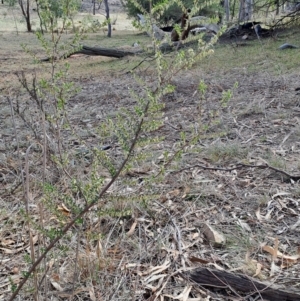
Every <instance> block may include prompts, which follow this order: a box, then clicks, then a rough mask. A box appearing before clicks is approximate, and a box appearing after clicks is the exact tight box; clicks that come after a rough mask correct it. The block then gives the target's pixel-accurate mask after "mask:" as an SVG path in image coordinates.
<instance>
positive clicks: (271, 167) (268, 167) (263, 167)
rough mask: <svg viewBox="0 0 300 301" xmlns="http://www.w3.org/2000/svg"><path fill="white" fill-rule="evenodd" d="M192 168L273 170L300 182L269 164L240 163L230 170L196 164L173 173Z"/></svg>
mask: <svg viewBox="0 0 300 301" xmlns="http://www.w3.org/2000/svg"><path fill="white" fill-rule="evenodd" d="M192 168H200V169H203V170H221V171H229V172H230V171H233V170H237V169H243V168H258V169H270V170H273V171H275V172H278V173H280V174H282V175H284V176H285V177H287V178H288V179H291V180H293V181H299V180H300V175H291V174H289V173H287V172H286V171H284V170H282V169H279V168H276V167H273V166H271V165H269V164H267V163H264V164H261V165H251V164H243V163H239V164H237V165H235V166H234V167H230V168H223V167H214V166H204V165H200V164H195V165H193V166H188V167H185V168H182V169H180V170H176V171H173V172H172V173H179V172H182V171H185V170H189V169H192Z"/></svg>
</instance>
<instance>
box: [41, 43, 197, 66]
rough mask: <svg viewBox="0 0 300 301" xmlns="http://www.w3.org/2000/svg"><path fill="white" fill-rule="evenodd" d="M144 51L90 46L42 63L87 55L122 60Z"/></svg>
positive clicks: (171, 46)
mask: <svg viewBox="0 0 300 301" xmlns="http://www.w3.org/2000/svg"><path fill="white" fill-rule="evenodd" d="M193 43H195V42H188V43H185V44H184V43H182V42H174V43H172V44H169V43H162V44H161V46H160V47H159V49H160V50H161V51H163V52H168V51H174V50H178V49H180V48H182V47H187V46H190V45H191V44H193ZM143 52H144V51H143V50H139V49H134V50H132V51H128V50H122V49H114V48H103V47H89V46H84V45H83V46H82V48H81V49H80V50H76V51H74V52H70V53H68V54H64V55H62V56H61V57H60V58H57V57H54V58H50V57H48V58H43V59H41V62H50V61H51V60H57V59H66V58H68V57H70V56H72V55H74V54H85V55H100V56H107V57H114V58H122V57H125V56H130V55H136V54H141V53H143Z"/></svg>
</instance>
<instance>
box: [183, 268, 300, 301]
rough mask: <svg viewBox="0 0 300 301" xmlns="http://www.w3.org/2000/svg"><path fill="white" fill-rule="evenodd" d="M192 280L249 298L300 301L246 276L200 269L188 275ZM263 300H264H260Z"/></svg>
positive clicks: (298, 295)
mask: <svg viewBox="0 0 300 301" xmlns="http://www.w3.org/2000/svg"><path fill="white" fill-rule="evenodd" d="M185 276H187V277H188V278H189V279H190V280H193V281H194V282H196V283H197V284H199V285H201V286H205V287H214V288H218V289H226V291H228V290H230V291H231V293H233V294H236V295H238V296H240V295H241V294H243V295H247V297H250V296H254V295H259V296H260V297H261V298H263V300H270V301H271V300H272V301H299V300H300V294H297V293H296V292H292V291H289V292H288V291H285V290H281V289H278V287H276V286H275V285H273V284H264V283H262V282H259V281H256V280H255V279H254V278H251V277H249V276H246V275H241V274H232V273H229V272H226V271H219V270H212V269H207V268H200V269H197V270H195V271H193V272H190V273H189V274H187V275H184V278H186V277H185ZM258 300H262V299H258Z"/></svg>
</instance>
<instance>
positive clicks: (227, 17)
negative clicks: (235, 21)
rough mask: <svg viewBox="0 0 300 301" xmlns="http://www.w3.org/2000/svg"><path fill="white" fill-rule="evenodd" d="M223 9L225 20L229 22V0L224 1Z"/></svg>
mask: <svg viewBox="0 0 300 301" xmlns="http://www.w3.org/2000/svg"><path fill="white" fill-rule="evenodd" d="M224 9H225V14H226V22H229V16H230V6H229V0H225V1H224Z"/></svg>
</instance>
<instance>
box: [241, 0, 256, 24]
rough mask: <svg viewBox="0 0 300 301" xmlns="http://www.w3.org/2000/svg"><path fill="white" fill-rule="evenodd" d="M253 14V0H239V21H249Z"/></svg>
mask: <svg viewBox="0 0 300 301" xmlns="http://www.w3.org/2000/svg"><path fill="white" fill-rule="evenodd" d="M252 15H253V0H241V1H240V9H239V22H242V21H249V20H251V19H252Z"/></svg>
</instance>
